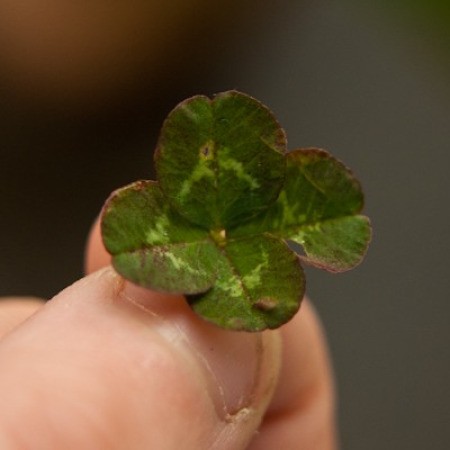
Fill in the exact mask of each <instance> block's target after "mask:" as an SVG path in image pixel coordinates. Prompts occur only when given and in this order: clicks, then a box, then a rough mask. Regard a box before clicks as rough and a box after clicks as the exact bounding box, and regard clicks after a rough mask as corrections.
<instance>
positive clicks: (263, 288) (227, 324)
mask: <svg viewBox="0 0 450 450" xmlns="http://www.w3.org/2000/svg"><path fill="white" fill-rule="evenodd" d="M217 265H218V273H219V275H218V278H217V280H216V282H215V284H214V286H213V287H212V288H211V289H210V290H208V291H207V292H206V293H204V294H201V295H197V296H194V297H191V298H190V299H189V301H190V303H191V306H192V308H193V309H194V311H196V312H197V313H198V314H200V315H201V316H202V317H204V318H206V319H207V320H209V321H211V322H213V323H215V324H217V325H219V326H221V327H224V328H232V329H236V330H251V331H259V330H263V329H265V328H277V327H278V326H280V324H281V323H285V322H287V321H288V320H289V319H290V318H291V317H292V316H293V315H294V314H295V313H296V312H297V310H298V308H299V306H300V300H301V299H302V298H303V294H304V289H305V281H304V276H303V271H302V268H301V266H300V264H299V263H298V259H297V257H296V255H295V254H294V253H293V252H292V251H291V250H290V249H289V248H288V247H287V245H286V244H285V243H284V242H282V241H280V240H279V239H276V238H273V237H270V236H264V235H260V236H255V237H250V238H248V239H241V240H235V241H229V242H228V243H227V245H226V247H225V248H224V249H223V251H222V255H221V257H220V258H219V259H218V261H217Z"/></svg>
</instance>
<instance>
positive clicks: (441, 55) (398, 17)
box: [349, 0, 450, 70]
mask: <svg viewBox="0 0 450 450" xmlns="http://www.w3.org/2000/svg"><path fill="white" fill-rule="evenodd" d="M349 3H351V5H352V7H354V8H356V9H362V8H364V9H367V10H369V11H370V12H373V11H374V10H377V9H378V11H379V13H381V14H383V15H384V16H385V17H387V18H388V20H389V19H390V20H392V21H394V22H395V24H400V26H402V28H403V31H404V33H405V34H406V35H407V36H408V37H409V39H414V38H416V39H417V40H418V44H419V45H422V44H425V47H426V48H425V50H426V51H427V52H428V53H429V55H431V56H433V55H434V56H435V58H436V59H438V61H439V63H440V64H443V65H445V66H446V68H447V69H448V70H450V1H448V0H397V1H395V2H392V1H390V0H380V1H379V2H376V3H374V2H372V1H369V0H366V1H356V0H349Z"/></svg>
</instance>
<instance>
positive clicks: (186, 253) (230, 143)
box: [102, 91, 371, 331]
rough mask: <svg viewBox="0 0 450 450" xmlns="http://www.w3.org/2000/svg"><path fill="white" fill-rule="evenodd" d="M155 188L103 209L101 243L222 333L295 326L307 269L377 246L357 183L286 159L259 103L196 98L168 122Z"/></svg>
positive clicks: (320, 160)
mask: <svg viewBox="0 0 450 450" xmlns="http://www.w3.org/2000/svg"><path fill="white" fill-rule="evenodd" d="M155 160H156V170H157V174H158V178H159V183H157V182H153V181H141V182H137V183H133V184H131V185H129V186H127V187H125V188H122V189H119V190H118V191H116V192H115V193H113V195H112V196H111V197H110V199H109V200H108V201H107V203H106V205H105V207H104V211H103V215H102V235H103V241H104V244H105V247H106V249H107V250H108V251H109V252H110V253H111V255H112V263H113V265H114V267H115V268H116V270H117V271H118V272H119V273H120V274H122V275H123V276H124V277H125V278H127V279H129V280H130V281H132V282H134V283H137V284H139V285H141V286H144V287H147V288H150V289H155V290H161V291H167V292H177V293H184V294H187V296H188V301H189V303H190V305H191V307H192V308H193V309H194V311H196V312H197V313H198V314H200V315H201V316H202V317H204V318H205V319H206V320H208V321H211V322H213V323H215V324H217V325H219V326H221V327H224V328H229V329H234V330H246V331H260V330H263V329H265V328H276V327H278V326H280V325H281V324H283V323H285V322H287V321H288V320H289V319H290V318H291V317H292V316H293V315H294V314H295V312H296V311H297V310H298V308H299V305H300V301H301V299H302V297H303V294H304V289H305V281H304V276H303V270H302V268H301V266H300V263H299V256H297V255H296V254H295V253H294V252H293V251H292V250H291V249H290V248H289V247H288V246H287V244H286V242H285V241H294V242H296V243H297V244H300V245H301V246H302V247H303V249H304V251H305V255H301V256H300V258H302V259H303V260H305V261H307V262H309V263H311V264H313V265H316V266H317V267H320V268H324V269H326V270H330V271H334V272H339V271H344V270H348V269H350V268H352V267H354V266H355V265H356V264H358V263H359V262H360V261H361V259H362V257H363V256H364V253H365V251H366V249H367V245H368V243H369V240H370V234H371V229H370V224H369V220H368V219H367V218H366V217H365V216H362V215H360V212H361V209H362V207H363V194H362V191H361V187H360V185H359V183H358V181H357V180H356V179H355V178H354V176H353V175H352V173H351V172H350V171H349V170H348V169H347V168H346V167H345V166H344V165H343V164H342V163H340V162H339V161H337V160H336V159H335V158H333V157H332V156H331V155H330V154H329V153H327V152H325V151H323V150H317V149H303V150H296V151H294V152H291V153H286V138H285V134H284V131H283V130H282V129H281V127H280V126H279V125H278V123H277V121H276V120H275V119H274V117H273V115H272V114H271V112H270V111H269V110H268V109H267V108H266V107H265V106H263V105H262V104H260V103H259V102H258V101H256V100H255V99H253V98H251V97H249V96H247V95H245V94H242V93H239V92H236V91H230V92H224V93H222V94H219V95H217V96H216V97H214V98H213V99H212V100H210V99H208V98H207V97H203V96H197V97H193V98H191V99H188V100H186V101H184V102H182V103H181V104H179V105H178V106H177V107H176V108H175V109H174V110H173V111H172V112H171V113H170V114H169V116H168V118H167V119H166V121H165V123H164V126H163V129H162V132H161V136H160V139H159V141H158V148H157V152H156V156H155Z"/></svg>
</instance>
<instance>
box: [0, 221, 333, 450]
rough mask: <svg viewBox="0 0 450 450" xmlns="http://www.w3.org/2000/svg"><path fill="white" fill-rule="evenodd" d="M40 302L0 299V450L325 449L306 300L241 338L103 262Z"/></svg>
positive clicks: (326, 409)
mask: <svg viewBox="0 0 450 450" xmlns="http://www.w3.org/2000/svg"><path fill="white" fill-rule="evenodd" d="M108 263H109V255H108V254H107V253H106V252H105V250H104V249H103V246H102V244H101V239H100V234H99V230H98V224H97V225H96V226H95V227H94V229H93V232H92V233H91V237H90V242H89V245H88V251H87V264H86V266H87V272H88V273H91V275H89V276H87V277H86V278H83V279H82V280H80V281H78V282H77V283H75V284H74V285H72V286H70V287H69V288H67V289H65V290H64V291H62V292H61V293H60V294H58V295H57V296H56V297H55V298H53V299H52V300H51V301H50V302H47V303H46V304H44V303H41V302H40V301H38V300H30V299H25V298H14V299H12V298H10V299H5V300H3V301H2V302H0V367H1V368H2V369H1V371H0V398H1V399H2V401H1V403H0V448H1V449H5V450H6V449H8V450H9V449H14V450H15V449H33V450H40V449H66V450H70V449H80V448H82V449H126V450H133V449H147V448H150V449H158V450H159V449H162V450H166V449H167V450H169V449H174V450H175V449H176V450H178V449H179V448H183V450H190V449H192V450H194V449H195V450H203V449H205V450H222V449H224V450H225V449H227V450H228V449H232V450H239V449H251V450H264V449H267V450H273V449H276V448H282V449H286V450H290V449H292V450H295V449H305V450H331V449H334V448H335V445H336V444H335V440H336V438H335V428H334V417H333V389H332V379H331V374H330V367H329V362H328V357H327V354H326V349H325V343H324V339H323V334H322V330H321V327H320V324H319V322H318V319H317V317H316V314H315V312H314V310H313V309H312V307H311V305H310V304H309V303H308V301H306V300H305V301H304V302H303V304H302V307H301V311H300V313H299V314H298V315H297V316H296V317H295V318H294V319H293V320H292V321H291V322H289V323H288V324H286V325H285V326H283V327H282V328H281V329H280V330H279V331H265V332H263V333H254V334H249V333H239V332H230V331H224V330H221V329H219V328H217V327H215V326H213V325H210V324H208V323H206V322H204V321H202V320H201V319H199V318H198V317H197V316H196V315H195V314H194V313H193V312H192V311H191V310H190V308H189V306H188V305H187V303H186V302H185V301H184V299H183V298H181V297H178V296H169V295H163V294H159V293H155V292H150V291H147V290H143V289H141V288H138V287H136V286H133V285H131V284H129V283H127V282H125V281H123V280H122V279H121V278H120V277H119V276H118V275H117V274H116V273H115V272H114V271H113V270H112V269H110V268H103V269H102V267H105V266H107V265H108Z"/></svg>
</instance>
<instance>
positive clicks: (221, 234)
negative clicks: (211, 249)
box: [210, 228, 227, 247]
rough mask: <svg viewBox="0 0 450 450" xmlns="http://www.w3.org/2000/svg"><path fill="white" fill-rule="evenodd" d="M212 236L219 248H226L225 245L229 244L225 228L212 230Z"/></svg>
mask: <svg viewBox="0 0 450 450" xmlns="http://www.w3.org/2000/svg"><path fill="white" fill-rule="evenodd" d="M210 235H211V237H212V239H213V241H214V242H215V243H216V244H217V245H218V246H219V247H225V244H226V243H227V232H226V230H225V229H224V228H222V229H220V230H211V231H210Z"/></svg>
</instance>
